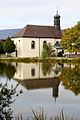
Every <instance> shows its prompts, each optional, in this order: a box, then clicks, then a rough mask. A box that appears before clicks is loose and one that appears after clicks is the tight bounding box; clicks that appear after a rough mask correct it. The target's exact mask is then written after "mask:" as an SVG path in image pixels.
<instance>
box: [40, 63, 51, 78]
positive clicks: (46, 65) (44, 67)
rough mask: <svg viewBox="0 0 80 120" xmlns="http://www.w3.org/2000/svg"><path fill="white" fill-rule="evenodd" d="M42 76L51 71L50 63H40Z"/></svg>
mask: <svg viewBox="0 0 80 120" xmlns="http://www.w3.org/2000/svg"><path fill="white" fill-rule="evenodd" d="M42 71H43V75H44V76H46V75H47V74H50V72H51V71H52V65H51V64H50V63H42Z"/></svg>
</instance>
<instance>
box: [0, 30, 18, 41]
mask: <svg viewBox="0 0 80 120" xmlns="http://www.w3.org/2000/svg"><path fill="white" fill-rule="evenodd" d="M19 30H20V29H4V30H0V40H5V39H6V38H7V37H11V36H13V35H14V34H15V33H17V32H18V31H19Z"/></svg>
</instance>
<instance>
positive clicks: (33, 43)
mask: <svg viewBox="0 0 80 120" xmlns="http://www.w3.org/2000/svg"><path fill="white" fill-rule="evenodd" d="M31 49H35V41H32V42H31Z"/></svg>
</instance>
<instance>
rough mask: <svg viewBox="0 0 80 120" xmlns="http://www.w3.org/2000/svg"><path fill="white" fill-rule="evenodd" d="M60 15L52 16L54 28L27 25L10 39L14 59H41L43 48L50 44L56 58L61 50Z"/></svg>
mask: <svg viewBox="0 0 80 120" xmlns="http://www.w3.org/2000/svg"><path fill="white" fill-rule="evenodd" d="M61 36H62V32H61V28H60V15H59V14H58V11H57V13H56V15H55V16H54V26H48V25H46V26H44V25H27V26H25V27H24V28H22V29H21V30H20V31H19V32H17V33H16V34H15V35H14V36H12V37H11V40H12V41H14V44H15V45H16V51H15V54H14V55H15V57H41V53H42V50H43V46H44V44H45V43H50V44H51V45H52V46H53V50H54V51H55V55H56V56H57V55H58V53H59V52H60V51H62V48H61V46H60V41H61Z"/></svg>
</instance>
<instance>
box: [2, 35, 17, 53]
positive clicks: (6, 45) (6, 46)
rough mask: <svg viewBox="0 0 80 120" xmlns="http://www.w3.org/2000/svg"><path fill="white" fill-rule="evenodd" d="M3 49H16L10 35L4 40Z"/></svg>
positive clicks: (12, 50) (8, 50) (9, 50)
mask: <svg viewBox="0 0 80 120" xmlns="http://www.w3.org/2000/svg"><path fill="white" fill-rule="evenodd" d="M3 49H4V51H5V52H6V53H12V52H14V51H15V44H14V42H13V41H12V40H11V38H10V37H8V38H7V39H6V41H5V42H4V45H3Z"/></svg>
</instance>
